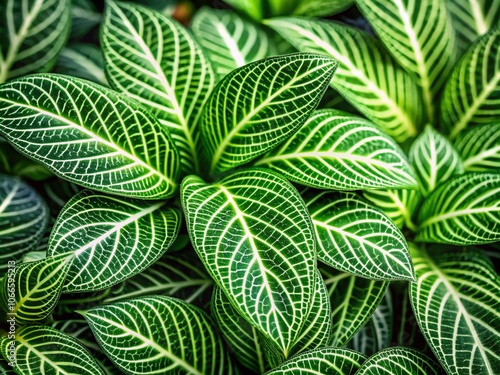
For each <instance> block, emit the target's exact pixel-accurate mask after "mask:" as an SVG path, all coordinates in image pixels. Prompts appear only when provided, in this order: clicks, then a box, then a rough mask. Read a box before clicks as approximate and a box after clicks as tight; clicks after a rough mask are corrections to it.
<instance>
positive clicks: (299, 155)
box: [255, 110, 417, 190]
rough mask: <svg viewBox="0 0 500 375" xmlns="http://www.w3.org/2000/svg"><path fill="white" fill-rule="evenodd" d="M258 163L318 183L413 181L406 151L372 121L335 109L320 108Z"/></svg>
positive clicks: (345, 185)
mask: <svg viewBox="0 0 500 375" xmlns="http://www.w3.org/2000/svg"><path fill="white" fill-rule="evenodd" d="M255 164H256V165H265V166H267V167H270V168H272V169H275V170H277V171H278V172H280V173H282V174H284V175H285V176H286V177H287V178H288V179H290V180H292V181H294V182H297V183H299V184H303V185H306V186H311V187H315V188H320V189H332V190H357V189H367V188H383V187H387V188H390V187H397V188H403V187H415V186H416V184H417V182H416V181H415V179H414V177H413V172H412V171H411V168H410V165H409V163H408V160H407V159H406V156H405V155H404V153H403V151H402V150H401V149H400V148H399V146H398V145H397V144H396V142H394V140H393V139H392V138H390V137H389V136H387V135H386V134H385V133H384V132H383V131H381V130H380V129H378V128H377V127H376V126H375V125H373V124H372V123H371V122H369V121H367V120H365V119H363V118H361V117H356V116H352V115H350V114H348V113H345V112H341V111H336V110H320V111H316V112H314V113H313V115H312V116H311V117H310V118H309V119H308V120H307V121H306V123H305V124H304V126H302V127H301V128H300V129H299V131H298V132H297V133H295V134H294V135H292V136H291V137H290V138H289V139H288V140H287V141H286V142H285V143H283V144H282V145H281V146H280V147H278V148H276V149H274V150H272V151H270V152H269V153H268V154H266V155H265V156H264V157H263V158H262V159H260V160H258V161H257V162H256V163H255Z"/></svg>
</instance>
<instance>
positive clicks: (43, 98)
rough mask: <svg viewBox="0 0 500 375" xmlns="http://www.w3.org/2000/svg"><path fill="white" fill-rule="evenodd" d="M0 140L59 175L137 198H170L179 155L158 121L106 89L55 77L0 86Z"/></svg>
mask: <svg viewBox="0 0 500 375" xmlns="http://www.w3.org/2000/svg"><path fill="white" fill-rule="evenodd" d="M0 116H1V117H2V119H3V120H2V122H1V123H0V134H1V135H3V136H4V137H5V138H7V140H8V141H9V142H11V143H12V144H13V145H14V147H15V148H16V149H17V150H18V151H20V152H22V153H23V154H24V155H26V156H28V157H29V158H31V159H34V160H37V161H39V162H41V163H42V164H43V165H45V166H46V167H47V168H48V169H49V170H50V171H52V172H54V173H55V174H56V175H59V176H61V177H63V178H64V179H67V180H69V181H71V182H75V183H77V184H80V185H83V186H85V187H88V188H92V189H95V190H101V191H106V192H110V193H113V194H118V195H124V196H130V197H137V198H142V199H161V198H168V197H170V196H172V195H173V194H174V192H175V189H176V187H177V183H176V179H177V176H178V173H179V168H178V166H179V156H178V153H177V149H176V148H175V146H174V145H173V142H172V140H171V138H170V136H169V135H168V133H166V132H165V130H164V129H162V128H161V126H160V125H159V124H158V122H157V121H156V119H155V118H154V117H153V116H152V115H151V114H150V113H149V112H148V111H146V110H145V109H144V108H143V107H141V106H139V105H138V104H137V103H136V102H135V101H132V100H130V99H129V98H126V97H124V96H122V95H119V94H117V93H115V92H113V91H111V90H109V89H105V88H103V87H100V86H97V85H95V84H92V83H90V82H88V81H83V80H79V79H76V78H70V77H65V76H57V75H49V74H47V75H36V76H29V77H26V78H21V79H17V80H13V81H10V82H9V83H6V84H4V85H2V86H1V87H0Z"/></svg>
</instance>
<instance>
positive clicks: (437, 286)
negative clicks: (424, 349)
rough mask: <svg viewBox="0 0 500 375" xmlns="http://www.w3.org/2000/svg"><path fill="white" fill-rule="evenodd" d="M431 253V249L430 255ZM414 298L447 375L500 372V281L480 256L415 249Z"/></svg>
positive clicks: (424, 330) (419, 318) (468, 252)
mask: <svg viewBox="0 0 500 375" xmlns="http://www.w3.org/2000/svg"><path fill="white" fill-rule="evenodd" d="M431 250H432V251H431ZM411 251H412V259H413V262H414V264H415V271H416V273H417V279H418V282H417V283H413V284H410V297H411V303H412V307H413V311H414V312H415V316H416V318H417V321H418V323H419V326H420V328H421V330H422V333H423V334H424V336H425V338H426V340H427V342H428V343H429V345H430V346H431V348H432V350H433V352H434V354H435V355H436V357H437V358H438V359H439V361H440V362H441V365H443V367H444V368H445V370H446V372H447V373H448V374H464V375H465V374H496V373H499V372H500V340H499V338H500V326H499V325H498V322H499V321H500V312H499V311H500V299H499V298H498V291H499V290H500V278H499V276H498V274H497V273H496V272H495V270H494V268H493V267H492V264H491V262H490V261H489V260H488V259H487V258H486V257H484V256H483V255H482V254H481V252H479V251H475V250H473V249H470V248H468V249H467V250H458V251H456V250H445V249H443V247H442V246H439V247H437V248H435V249H429V250H425V249H418V248H416V247H415V246H412V248H411Z"/></svg>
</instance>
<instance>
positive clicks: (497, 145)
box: [455, 122, 500, 172]
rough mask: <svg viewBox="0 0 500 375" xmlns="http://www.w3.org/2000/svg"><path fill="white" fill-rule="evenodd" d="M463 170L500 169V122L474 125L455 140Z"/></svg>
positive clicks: (492, 170)
mask: <svg viewBox="0 0 500 375" xmlns="http://www.w3.org/2000/svg"><path fill="white" fill-rule="evenodd" d="M455 147H456V149H457V151H458V153H459V154H460V156H461V157H462V160H463V165H464V168H465V170H467V171H474V172H483V171H484V172H486V171H491V172H494V171H499V170H500V122H497V123H494V124H485V125H480V126H475V127H473V128H472V129H469V130H468V131H466V132H464V133H463V134H462V135H461V136H459V137H458V138H457V140H456V142H455Z"/></svg>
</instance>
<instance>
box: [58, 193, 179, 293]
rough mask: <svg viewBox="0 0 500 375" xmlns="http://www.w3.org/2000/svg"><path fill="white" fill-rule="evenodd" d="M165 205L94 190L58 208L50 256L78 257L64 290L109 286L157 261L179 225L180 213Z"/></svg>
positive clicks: (162, 202)
mask: <svg viewBox="0 0 500 375" xmlns="http://www.w3.org/2000/svg"><path fill="white" fill-rule="evenodd" d="M165 205H166V202H165V201H160V202H157V203H151V202H144V201H140V200H132V199H126V198H119V197H113V196H108V195H104V194H101V193H94V192H91V191H90V190H84V191H83V192H81V193H79V194H77V195H76V196H74V197H73V198H72V199H71V200H70V201H69V202H68V203H67V204H66V205H65V206H64V208H63V210H62V211H61V213H60V214H59V216H58V218H57V221H56V222H55V224H54V228H53V229H52V233H51V236H50V239H49V248H48V256H56V255H63V254H66V255H72V256H73V257H74V259H73V261H72V263H71V268H70V270H69V273H68V276H67V279H66V282H65V285H64V292H66V293H68V292H85V291H95V290H99V289H104V288H106V287H109V286H111V285H114V284H117V283H119V282H120V281H123V280H125V279H127V278H129V277H131V276H133V275H135V274H137V273H139V272H141V271H142V270H144V269H146V268H147V267H149V266H150V265H151V264H153V262H154V261H156V260H157V259H158V258H159V257H160V256H161V255H162V254H163V253H164V252H165V251H166V250H167V249H168V247H169V246H170V245H171V244H172V242H173V241H174V240H175V237H176V236H177V233H178V232H179V228H180V223H181V213H180V212H179V211H178V210H177V209H172V208H167V207H165Z"/></svg>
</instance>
